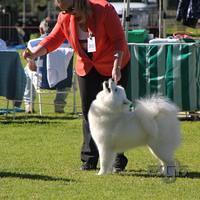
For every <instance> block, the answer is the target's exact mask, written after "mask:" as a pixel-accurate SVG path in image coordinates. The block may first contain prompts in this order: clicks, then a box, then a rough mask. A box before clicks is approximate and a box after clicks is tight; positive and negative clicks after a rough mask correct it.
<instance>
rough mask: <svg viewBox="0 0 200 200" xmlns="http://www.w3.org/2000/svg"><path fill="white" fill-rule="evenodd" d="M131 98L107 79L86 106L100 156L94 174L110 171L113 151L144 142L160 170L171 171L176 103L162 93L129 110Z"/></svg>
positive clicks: (176, 136) (175, 142)
mask: <svg viewBox="0 0 200 200" xmlns="http://www.w3.org/2000/svg"><path fill="white" fill-rule="evenodd" d="M130 104H131V102H130V101H129V100H128V99H127V97H126V94H125V91H124V88H123V87H121V86H117V85H116V84H115V83H114V82H113V81H112V80H111V79H109V81H108V82H104V83H103V90H102V91H101V92H99V93H98V94H97V97H96V99H95V100H94V101H93V102H92V104H91V107H90V110H89V114H88V117H89V124H90V129H91V134H92V137H93V139H94V141H95V143H96V145H97V148H98V151H99V157H100V171H99V173H98V175H102V174H106V173H111V172H112V167H113V163H114V160H115V157H116V153H117V152H124V151H126V150H128V149H130V148H133V147H137V146H141V145H148V147H149V149H150V151H151V152H152V153H153V155H155V156H156V157H157V158H158V159H159V160H160V162H161V164H162V166H163V167H162V169H163V173H164V174H165V175H167V176H173V175H174V174H175V167H174V166H175V161H174V151H175V149H176V148H177V147H178V145H179V143H180V127H179V120H178V119H177V116H176V114H177V107H176V106H175V105H174V104H172V103H171V102H169V100H167V99H165V98H163V97H156V96H154V97H152V98H149V99H143V100H140V101H138V102H137V105H136V107H135V110H134V111H130Z"/></svg>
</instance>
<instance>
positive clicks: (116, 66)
mask: <svg viewBox="0 0 200 200" xmlns="http://www.w3.org/2000/svg"><path fill="white" fill-rule="evenodd" d="M123 54H124V53H123V51H116V53H115V54H114V58H115V59H114V63H113V70H112V78H113V80H114V81H115V82H116V83H117V82H118V81H119V80H120V79H121V63H122V58H123Z"/></svg>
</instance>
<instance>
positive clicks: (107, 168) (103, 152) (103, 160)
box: [98, 146, 116, 175]
mask: <svg viewBox="0 0 200 200" xmlns="http://www.w3.org/2000/svg"><path fill="white" fill-rule="evenodd" d="M115 157H116V153H115V152H113V151H112V150H111V149H110V148H107V147H105V146H104V147H103V146H102V147H99V160H100V171H99V172H98V175H103V174H107V173H111V172H112V168H113V163H114V160H115Z"/></svg>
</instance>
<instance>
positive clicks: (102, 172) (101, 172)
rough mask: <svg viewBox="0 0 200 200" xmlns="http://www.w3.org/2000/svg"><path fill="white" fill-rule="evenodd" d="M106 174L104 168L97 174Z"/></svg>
mask: <svg viewBox="0 0 200 200" xmlns="http://www.w3.org/2000/svg"><path fill="white" fill-rule="evenodd" d="M104 174H106V173H105V172H104V171H103V170H100V171H99V172H98V174H97V175H98V176H101V175H104Z"/></svg>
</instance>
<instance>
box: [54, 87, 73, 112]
mask: <svg viewBox="0 0 200 200" xmlns="http://www.w3.org/2000/svg"><path fill="white" fill-rule="evenodd" d="M69 91H70V88H62V89H56V96H55V99H54V108H55V112H56V113H64V108H65V105H66V99H67V95H68V93H69Z"/></svg>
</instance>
